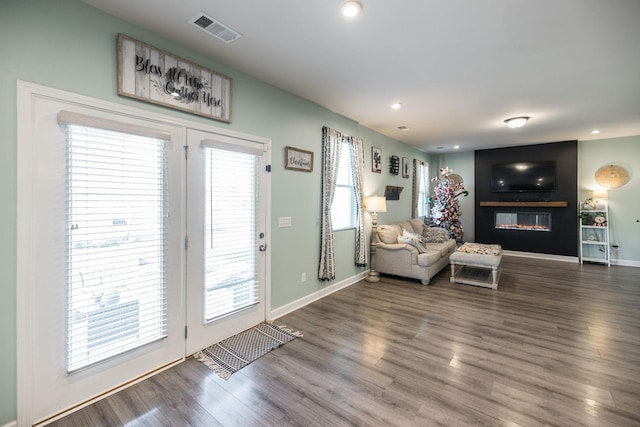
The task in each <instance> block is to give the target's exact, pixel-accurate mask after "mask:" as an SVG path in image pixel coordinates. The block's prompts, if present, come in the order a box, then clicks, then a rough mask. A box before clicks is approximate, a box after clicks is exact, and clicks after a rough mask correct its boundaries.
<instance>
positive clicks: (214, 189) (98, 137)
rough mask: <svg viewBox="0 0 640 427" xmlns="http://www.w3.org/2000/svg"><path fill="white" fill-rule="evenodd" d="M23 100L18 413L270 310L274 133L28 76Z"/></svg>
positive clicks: (127, 373) (121, 376)
mask: <svg viewBox="0 0 640 427" xmlns="http://www.w3.org/2000/svg"><path fill="white" fill-rule="evenodd" d="M18 99H19V102H18V104H19V105H18V107H19V108H18V110H19V126H18V194H19V196H18V218H19V219H18V269H17V271H18V277H17V281H18V292H17V293H18V298H17V299H18V304H17V309H18V375H17V377H18V422H19V424H20V425H23V424H24V425H31V424H45V423H47V422H48V421H50V420H52V419H54V418H55V417H57V416H59V415H60V414H63V413H65V412H66V411H68V410H70V408H74V407H78V406H80V405H83V404H84V403H85V402H88V401H91V400H92V399H94V398H96V397H99V396H102V395H105V394H106V393H109V392H110V391H111V390H114V389H117V388H118V387H120V386H122V385H124V384H127V383H130V382H132V381H135V380H137V379H138V378H142V377H145V376H147V375H149V374H151V373H153V372H154V371H157V370H160V369H163V368H165V367H167V366H171V365H172V364H174V363H177V362H180V361H181V360H184V358H185V357H186V356H188V355H190V354H192V353H194V352H195V351H197V350H200V349H202V348H204V347H206V346H208V345H211V344H213V343H215V342H216V341H218V340H221V339H223V338H226V337H228V336H230V335H232V334H234V333H236V332H240V331H242V330H244V329H247V328H249V327H251V326H253V325H255V324H257V323H260V322H261V321H263V320H265V318H266V307H267V306H268V300H267V298H268V293H267V291H266V288H267V286H268V281H267V274H268V271H267V265H268V262H267V259H268V252H266V246H267V245H268V237H267V236H266V231H265V230H266V224H267V219H268V215H267V214H266V212H267V211H268V209H267V208H268V202H267V200H268V179H267V177H266V171H265V166H266V165H267V164H268V159H269V152H268V148H269V141H268V140H265V139H261V138H256V137H250V136H246V135H240V134H235V133H233V132H225V134H224V135H222V134H216V133H209V132H205V131H199V130H193V129H191V128H190V125H192V123H190V122H177V121H175V120H174V119H171V118H167V117H166V116H163V115H153V114H150V113H144V114H143V113H141V112H140V111H138V110H134V109H129V108H124V107H121V106H115V105H113V104H110V103H106V102H100V101H96V100H93V99H88V98H85V97H82V96H79V95H73V94H69V93H66V92H61V91H57V90H54V89H48V88H43V87H41V86H37V85H31V84H28V83H19V85H18ZM143 116H149V117H143ZM209 129H213V128H209ZM187 153H188V156H187V155H186V154H187ZM185 328H188V329H187V330H188V338H185Z"/></svg>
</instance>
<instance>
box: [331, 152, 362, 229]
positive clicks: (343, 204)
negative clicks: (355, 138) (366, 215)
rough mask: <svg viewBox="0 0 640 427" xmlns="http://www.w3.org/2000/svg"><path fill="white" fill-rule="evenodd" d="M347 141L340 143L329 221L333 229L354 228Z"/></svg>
mask: <svg viewBox="0 0 640 427" xmlns="http://www.w3.org/2000/svg"><path fill="white" fill-rule="evenodd" d="M351 160H352V159H351V150H350V149H349V143H348V142H343V143H342V144H341V145H340V160H339V163H338V178H337V180H336V188H335V193H334V195H333V203H332V204H331V223H332V224H333V229H334V230H344V229H348V228H355V226H356V201H355V192H354V189H353V170H352V169H353V168H352V166H351V165H352V163H353V162H352V161H351Z"/></svg>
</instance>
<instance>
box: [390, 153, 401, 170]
mask: <svg viewBox="0 0 640 427" xmlns="http://www.w3.org/2000/svg"><path fill="white" fill-rule="evenodd" d="M399 171H400V157H398V156H395V155H393V156H391V162H390V163H389V173H391V175H398V173H399Z"/></svg>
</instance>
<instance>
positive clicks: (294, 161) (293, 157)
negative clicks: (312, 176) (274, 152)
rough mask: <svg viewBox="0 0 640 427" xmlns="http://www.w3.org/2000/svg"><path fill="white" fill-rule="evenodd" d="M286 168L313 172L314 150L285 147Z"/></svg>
mask: <svg viewBox="0 0 640 427" xmlns="http://www.w3.org/2000/svg"><path fill="white" fill-rule="evenodd" d="M284 168H285V169H291V170H298V171H304V172H313V151H307V150H301V149H299V148H293V147H284Z"/></svg>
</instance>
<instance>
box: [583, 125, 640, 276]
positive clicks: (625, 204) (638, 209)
mask: <svg viewBox="0 0 640 427" xmlns="http://www.w3.org/2000/svg"><path fill="white" fill-rule="evenodd" d="M610 164H616V165H620V166H624V167H625V168H626V169H627V170H628V171H629V172H630V175H631V180H630V181H629V183H628V184H626V185H625V186H623V187H621V188H618V189H615V190H609V191H608V193H609V201H608V203H609V217H610V221H609V229H610V232H611V243H616V244H618V245H620V247H619V248H618V251H617V253H615V252H614V253H612V256H611V261H612V262H614V263H616V262H621V263H624V264H631V265H635V266H640V197H639V196H638V195H639V194H640V135H638V136H630V137H626V138H611V139H598V140H595V141H580V142H579V144H578V185H579V188H578V194H579V196H578V197H579V198H580V200H584V199H586V198H587V197H591V196H592V193H593V190H596V189H601V187H600V186H599V185H598V183H597V182H596V180H595V176H594V175H595V173H596V171H597V170H598V169H599V168H601V167H602V166H606V165H610Z"/></svg>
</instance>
